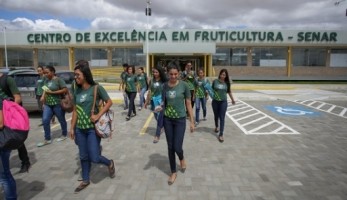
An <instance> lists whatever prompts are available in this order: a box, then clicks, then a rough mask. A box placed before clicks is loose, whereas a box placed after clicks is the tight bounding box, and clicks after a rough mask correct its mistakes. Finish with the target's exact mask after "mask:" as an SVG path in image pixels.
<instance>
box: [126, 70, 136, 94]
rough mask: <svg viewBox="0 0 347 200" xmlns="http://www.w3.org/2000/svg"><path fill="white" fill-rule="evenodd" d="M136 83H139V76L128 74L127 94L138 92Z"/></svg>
mask: <svg viewBox="0 0 347 200" xmlns="http://www.w3.org/2000/svg"><path fill="white" fill-rule="evenodd" d="M136 82H137V76H136V75H135V74H132V75H129V74H127V75H126V80H125V84H126V86H125V90H126V91H127V92H137V89H136Z"/></svg>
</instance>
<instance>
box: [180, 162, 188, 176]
mask: <svg viewBox="0 0 347 200" xmlns="http://www.w3.org/2000/svg"><path fill="white" fill-rule="evenodd" d="M180 165H181V172H182V173H184V172H185V171H186V169H187V164H186V161H185V160H184V159H183V160H180Z"/></svg>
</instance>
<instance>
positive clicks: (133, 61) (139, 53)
mask: <svg viewBox="0 0 347 200" xmlns="http://www.w3.org/2000/svg"><path fill="white" fill-rule="evenodd" d="M123 63H128V64H129V65H135V66H145V65H146V54H144V53H143V49H142V48H115V49H113V50H112V66H121V65H123Z"/></svg>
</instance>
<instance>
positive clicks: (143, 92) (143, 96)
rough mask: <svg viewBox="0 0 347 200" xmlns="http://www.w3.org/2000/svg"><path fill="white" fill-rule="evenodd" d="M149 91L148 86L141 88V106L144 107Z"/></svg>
mask: <svg viewBox="0 0 347 200" xmlns="http://www.w3.org/2000/svg"><path fill="white" fill-rule="evenodd" d="M146 91H147V87H144V88H142V89H141V90H140V103H139V106H140V107H141V108H142V107H143V104H144V102H145V93H146Z"/></svg>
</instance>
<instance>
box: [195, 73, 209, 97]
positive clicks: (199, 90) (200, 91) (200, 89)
mask: <svg viewBox="0 0 347 200" xmlns="http://www.w3.org/2000/svg"><path fill="white" fill-rule="evenodd" d="M209 82H210V81H209V80H208V79H207V78H203V79H200V78H197V79H196V90H195V97H196V98H204V97H205V96H206V95H205V93H206V92H205V91H206V90H205V88H204V85H205V84H207V83H209Z"/></svg>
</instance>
